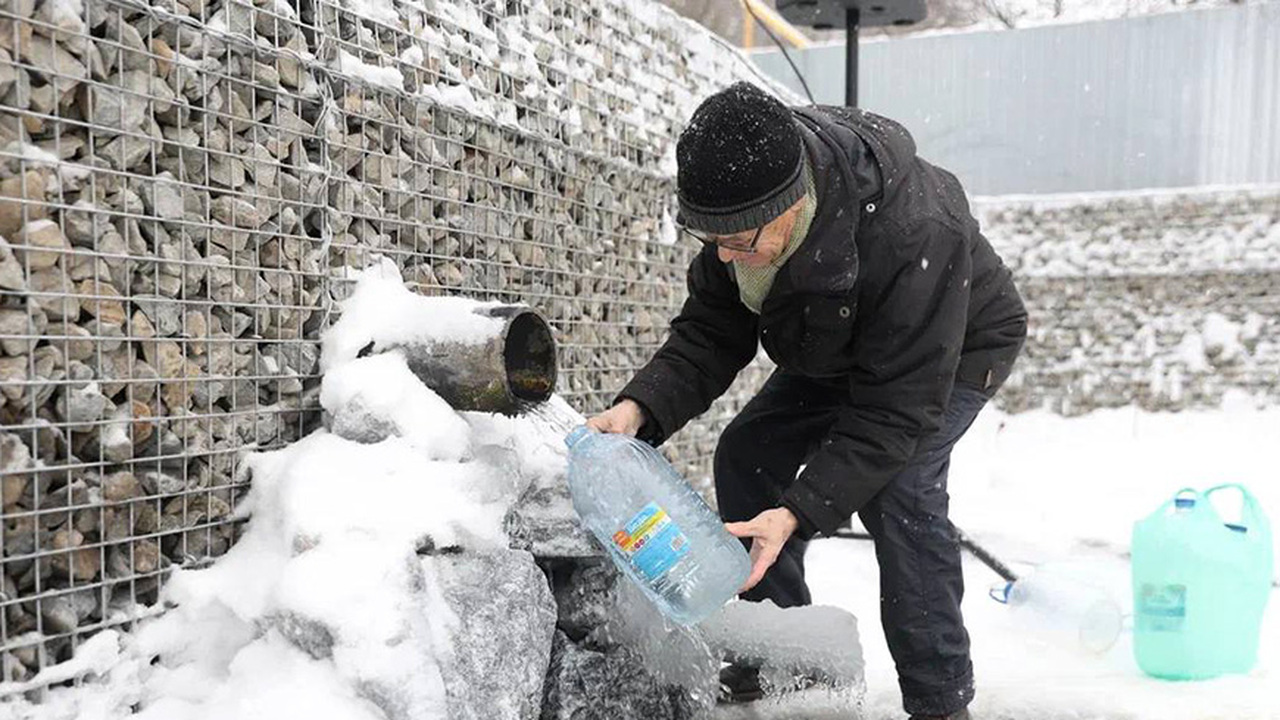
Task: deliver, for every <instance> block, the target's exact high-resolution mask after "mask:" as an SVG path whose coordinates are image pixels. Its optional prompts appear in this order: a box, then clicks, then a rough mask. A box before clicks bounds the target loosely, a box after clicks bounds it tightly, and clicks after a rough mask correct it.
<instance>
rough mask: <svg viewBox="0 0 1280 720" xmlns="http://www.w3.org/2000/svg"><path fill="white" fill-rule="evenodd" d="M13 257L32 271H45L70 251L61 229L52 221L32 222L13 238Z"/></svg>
mask: <svg viewBox="0 0 1280 720" xmlns="http://www.w3.org/2000/svg"><path fill="white" fill-rule="evenodd" d="M15 239H16V240H17V245H16V246H15V247H14V249H13V250H14V256H15V257H16V258H17V259H18V261H19V262H20V263H23V264H24V266H25V267H28V268H30V269H32V270H47V269H49V268H51V267H53V266H54V265H56V264H57V263H58V260H60V259H61V258H62V257H63V255H64V253H65V252H66V251H68V250H70V249H71V245H70V244H69V243H68V242H67V239H66V237H64V236H63V234H62V228H59V227H58V224H57V223H55V222H53V221H52V220H34V221H32V222H29V223H27V224H26V225H25V226H23V228H22V230H21V231H20V232H19V233H18V235H17V236H16V238H15Z"/></svg>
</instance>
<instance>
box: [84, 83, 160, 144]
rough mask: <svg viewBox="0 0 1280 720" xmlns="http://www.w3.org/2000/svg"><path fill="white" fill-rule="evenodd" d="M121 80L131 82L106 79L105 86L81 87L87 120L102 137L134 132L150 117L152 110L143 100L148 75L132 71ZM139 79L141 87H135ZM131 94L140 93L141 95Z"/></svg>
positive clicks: (144, 99) (86, 85)
mask: <svg viewBox="0 0 1280 720" xmlns="http://www.w3.org/2000/svg"><path fill="white" fill-rule="evenodd" d="M124 77H126V78H127V77H131V78H132V83H129V84H126V83H125V82H124V78H122V77H116V78H112V79H111V80H109V81H108V83H107V85H108V86H106V87H104V86H99V85H93V84H85V85H83V86H81V90H80V91H81V93H82V98H81V101H80V102H81V103H82V106H83V107H84V108H85V109H87V110H88V111H89V116H88V118H86V119H87V121H88V122H91V123H93V124H94V125H95V133H97V134H98V135H100V136H101V137H104V138H105V137H108V136H111V135H116V134H118V132H137V131H138V130H139V129H140V128H142V126H143V125H145V124H146V121H147V118H148V117H150V112H151V108H150V107H148V105H147V98H146V93H147V84H146V82H147V80H148V76H147V74H146V73H142V72H133V73H126V74H125V76H124ZM139 80H140V81H141V82H142V86H141V87H134V86H136V85H137V83H138V82H139ZM131 85H134V86H131ZM134 93H142V96H139V95H135V94H134ZM98 128H100V129H98ZM112 131H118V132H112Z"/></svg>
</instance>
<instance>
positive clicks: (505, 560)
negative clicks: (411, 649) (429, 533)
mask: <svg viewBox="0 0 1280 720" xmlns="http://www.w3.org/2000/svg"><path fill="white" fill-rule="evenodd" d="M423 563H424V564H430V565H433V566H434V571H435V576H436V577H437V583H438V585H439V589H440V594H441V596H442V597H443V599H444V603H445V605H447V606H448V607H449V608H450V609H451V610H452V617H451V622H450V623H449V633H448V639H447V646H448V647H449V652H448V654H447V658H448V662H445V663H444V664H443V665H442V671H443V675H444V680H445V686H446V688H447V690H448V696H449V697H450V698H451V703H450V713H449V718H450V720H490V719H491V718H520V719H523V718H533V717H537V716H538V714H539V708H540V707H541V704H542V684H543V679H544V678H545V677H546V674H547V666H548V664H549V663H550V661H551V640H552V635H553V633H554V632H555V627H556V606H555V602H554V600H553V599H552V597H551V590H550V588H549V587H548V586H547V577H546V575H544V574H543V572H542V570H540V569H539V568H538V566H537V565H536V564H535V563H534V560H533V556H532V555H530V554H529V553H526V552H520V551H514V550H500V551H495V552H492V553H485V554H478V555H469V556H463V555H447V554H446V555H437V556H434V557H428V558H424V559H423Z"/></svg>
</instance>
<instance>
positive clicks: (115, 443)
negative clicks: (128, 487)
mask: <svg viewBox="0 0 1280 720" xmlns="http://www.w3.org/2000/svg"><path fill="white" fill-rule="evenodd" d="M131 420H132V418H131V417H130V414H129V407H128V406H127V405H126V406H123V407H118V408H116V410H115V412H113V413H112V415H111V421H110V422H108V423H106V424H105V425H101V426H99V427H98V428H96V429H97V431H98V452H99V455H100V456H101V457H102V458H103V459H105V460H109V461H110V462H113V463H122V462H125V461H127V460H131V459H133V439H132V438H130V436H129V428H130V426H131V424H132V423H131Z"/></svg>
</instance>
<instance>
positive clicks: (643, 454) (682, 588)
mask: <svg viewBox="0 0 1280 720" xmlns="http://www.w3.org/2000/svg"><path fill="white" fill-rule="evenodd" d="M565 444H566V445H568V446H569V477H568V480H569V493H570V495H571V497H572V498H573V508H574V510H576V511H577V512H578V515H579V517H581V518H582V522H583V524H584V525H585V526H586V528H587V529H588V530H590V531H591V533H592V534H593V535H595V537H596V539H597V540H599V541H600V543H601V544H602V545H604V546H605V547H606V548H608V550H609V555H610V557H611V558H612V559H613V561H614V563H615V564H617V566H618V568H619V569H621V570H622V572H623V573H624V574H625V575H626V576H627V577H629V578H631V579H632V580H633V581H635V583H636V584H637V585H639V586H640V588H641V589H642V590H643V591H644V593H645V595H646V596H648V597H649V598H650V599H652V600H653V601H654V603H655V604H657V606H658V608H659V609H660V610H661V611H662V612H663V614H664V615H666V616H667V617H669V618H671V619H672V620H675V621H676V622H679V623H681V624H683V625H693V624H696V623H697V622H699V621H701V620H702V619H704V618H706V617H707V616H708V615H710V614H711V613H712V612H714V611H715V610H717V609H719V608H720V607H721V606H722V605H724V604H725V602H726V601H728V600H729V599H730V598H732V597H733V596H734V595H735V594H736V593H737V591H738V588H740V587H741V586H742V583H743V582H745V581H746V579H747V575H748V574H749V573H750V571H751V560H750V558H749V557H748V556H747V552H746V550H744V549H743V547H742V543H741V542H740V541H739V540H738V539H737V538H735V537H733V536H732V535H730V534H729V533H728V531H726V530H725V529H724V524H723V523H722V522H721V520H720V518H719V517H718V516H716V514H715V513H714V512H713V511H712V510H711V508H710V507H708V506H707V503H706V502H705V501H703V499H702V497H701V496H700V495H698V493H697V492H696V491H694V489H693V488H691V487H690V486H689V484H688V483H686V482H685V481H684V479H683V478H681V477H680V474H679V473H677V472H676V470H675V468H673V467H671V464H670V463H668V462H667V461H666V460H665V459H663V457H662V456H661V455H660V454H658V452H657V451H656V450H654V449H653V448H652V447H650V446H649V445H647V444H645V443H642V442H640V441H638V440H636V439H635V438H632V437H629V436H627V435H618V434H609V433H598V432H594V431H592V430H590V429H588V428H587V427H585V426H582V427H578V428H575V429H574V430H573V431H572V432H571V433H569V435H568V436H567V437H566V438H565Z"/></svg>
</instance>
